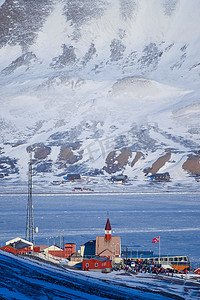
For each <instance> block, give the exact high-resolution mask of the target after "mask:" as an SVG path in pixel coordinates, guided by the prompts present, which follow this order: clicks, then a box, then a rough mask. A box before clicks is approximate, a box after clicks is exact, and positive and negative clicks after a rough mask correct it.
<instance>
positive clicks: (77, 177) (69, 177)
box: [63, 174, 81, 181]
mask: <svg viewBox="0 0 200 300" xmlns="http://www.w3.org/2000/svg"><path fill="white" fill-rule="evenodd" d="M63 178H64V179H65V180H67V181H80V180H81V175H80V174H67V176H64V177H63Z"/></svg>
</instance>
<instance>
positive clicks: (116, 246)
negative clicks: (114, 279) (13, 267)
mask: <svg viewBox="0 0 200 300" xmlns="http://www.w3.org/2000/svg"><path fill="white" fill-rule="evenodd" d="M0 249H1V250H4V251H7V252H10V253H13V254H29V255H30V254H32V255H37V256H39V257H40V258H43V259H47V260H50V261H52V262H62V263H66V264H67V265H68V266H75V267H77V268H82V269H83V270H87V271H88V270H93V271H101V272H110V271H111V270H112V268H113V265H114V264H116V263H117V264H120V263H121V260H122V259H121V241H120V237H119V236H112V235H111V225H110V220H109V218H107V222H106V226H105V235H104V236H97V237H96V240H90V241H88V242H86V243H85V244H83V245H81V250H80V251H76V245H75V244H74V243H65V244H64V247H63V248H61V247H59V246H58V245H57V244H54V245H52V246H46V245H34V244H33V243H31V242H29V241H27V240H24V239H21V238H15V239H12V240H10V241H7V242H6V245H5V246H3V247H1V248H0Z"/></svg>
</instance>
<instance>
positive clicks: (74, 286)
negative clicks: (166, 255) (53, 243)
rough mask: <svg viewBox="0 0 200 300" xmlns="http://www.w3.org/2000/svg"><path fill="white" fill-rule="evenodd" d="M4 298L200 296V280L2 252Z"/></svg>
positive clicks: (0, 285) (1, 290) (162, 298)
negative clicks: (78, 267) (98, 269)
mask: <svg viewBox="0 0 200 300" xmlns="http://www.w3.org/2000/svg"><path fill="white" fill-rule="evenodd" d="M0 263H1V281H0V296H1V299H19V300H21V299H63V298H64V299H93V300H95V299H113V300H114V299H141V300H145V299H152V300H154V299H159V300H166V299H180V300H183V299H185V300H186V299H187V300H189V299H191V300H193V299H198V296H199V292H200V283H198V282H197V280H198V278H197V277H196V278H195V280H194V279H193V278H192V277H194V276H191V275H187V278H182V279H181V278H180V277H179V278H177V277H173V278H172V277H168V276H154V275H150V274H149V275H148V274H138V275H134V274H132V273H126V272H124V271H113V272H112V273H110V274H101V273H94V272H80V271H72V270H70V269H65V267H63V268H59V267H56V266H53V265H49V264H48V265H47V264H46V263H43V262H39V261H35V260H31V259H27V258H25V259H24V258H20V257H15V256H14V255H12V254H7V253H4V252H3V251H0Z"/></svg>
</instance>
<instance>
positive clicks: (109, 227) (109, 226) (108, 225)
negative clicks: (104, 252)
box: [105, 218, 111, 230]
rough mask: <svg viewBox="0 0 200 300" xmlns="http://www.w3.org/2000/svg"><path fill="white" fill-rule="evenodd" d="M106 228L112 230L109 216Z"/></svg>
mask: <svg viewBox="0 0 200 300" xmlns="http://www.w3.org/2000/svg"><path fill="white" fill-rule="evenodd" d="M105 230H111V225H110V221H109V218H107V222H106V226H105Z"/></svg>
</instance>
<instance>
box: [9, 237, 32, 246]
mask: <svg viewBox="0 0 200 300" xmlns="http://www.w3.org/2000/svg"><path fill="white" fill-rule="evenodd" d="M17 242H21V243H24V244H26V246H25V247H30V246H33V243H31V242H29V241H27V240H24V239H21V238H19V237H17V238H14V239H12V240H10V241H7V242H6V246H8V245H12V244H13V243H17Z"/></svg>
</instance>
